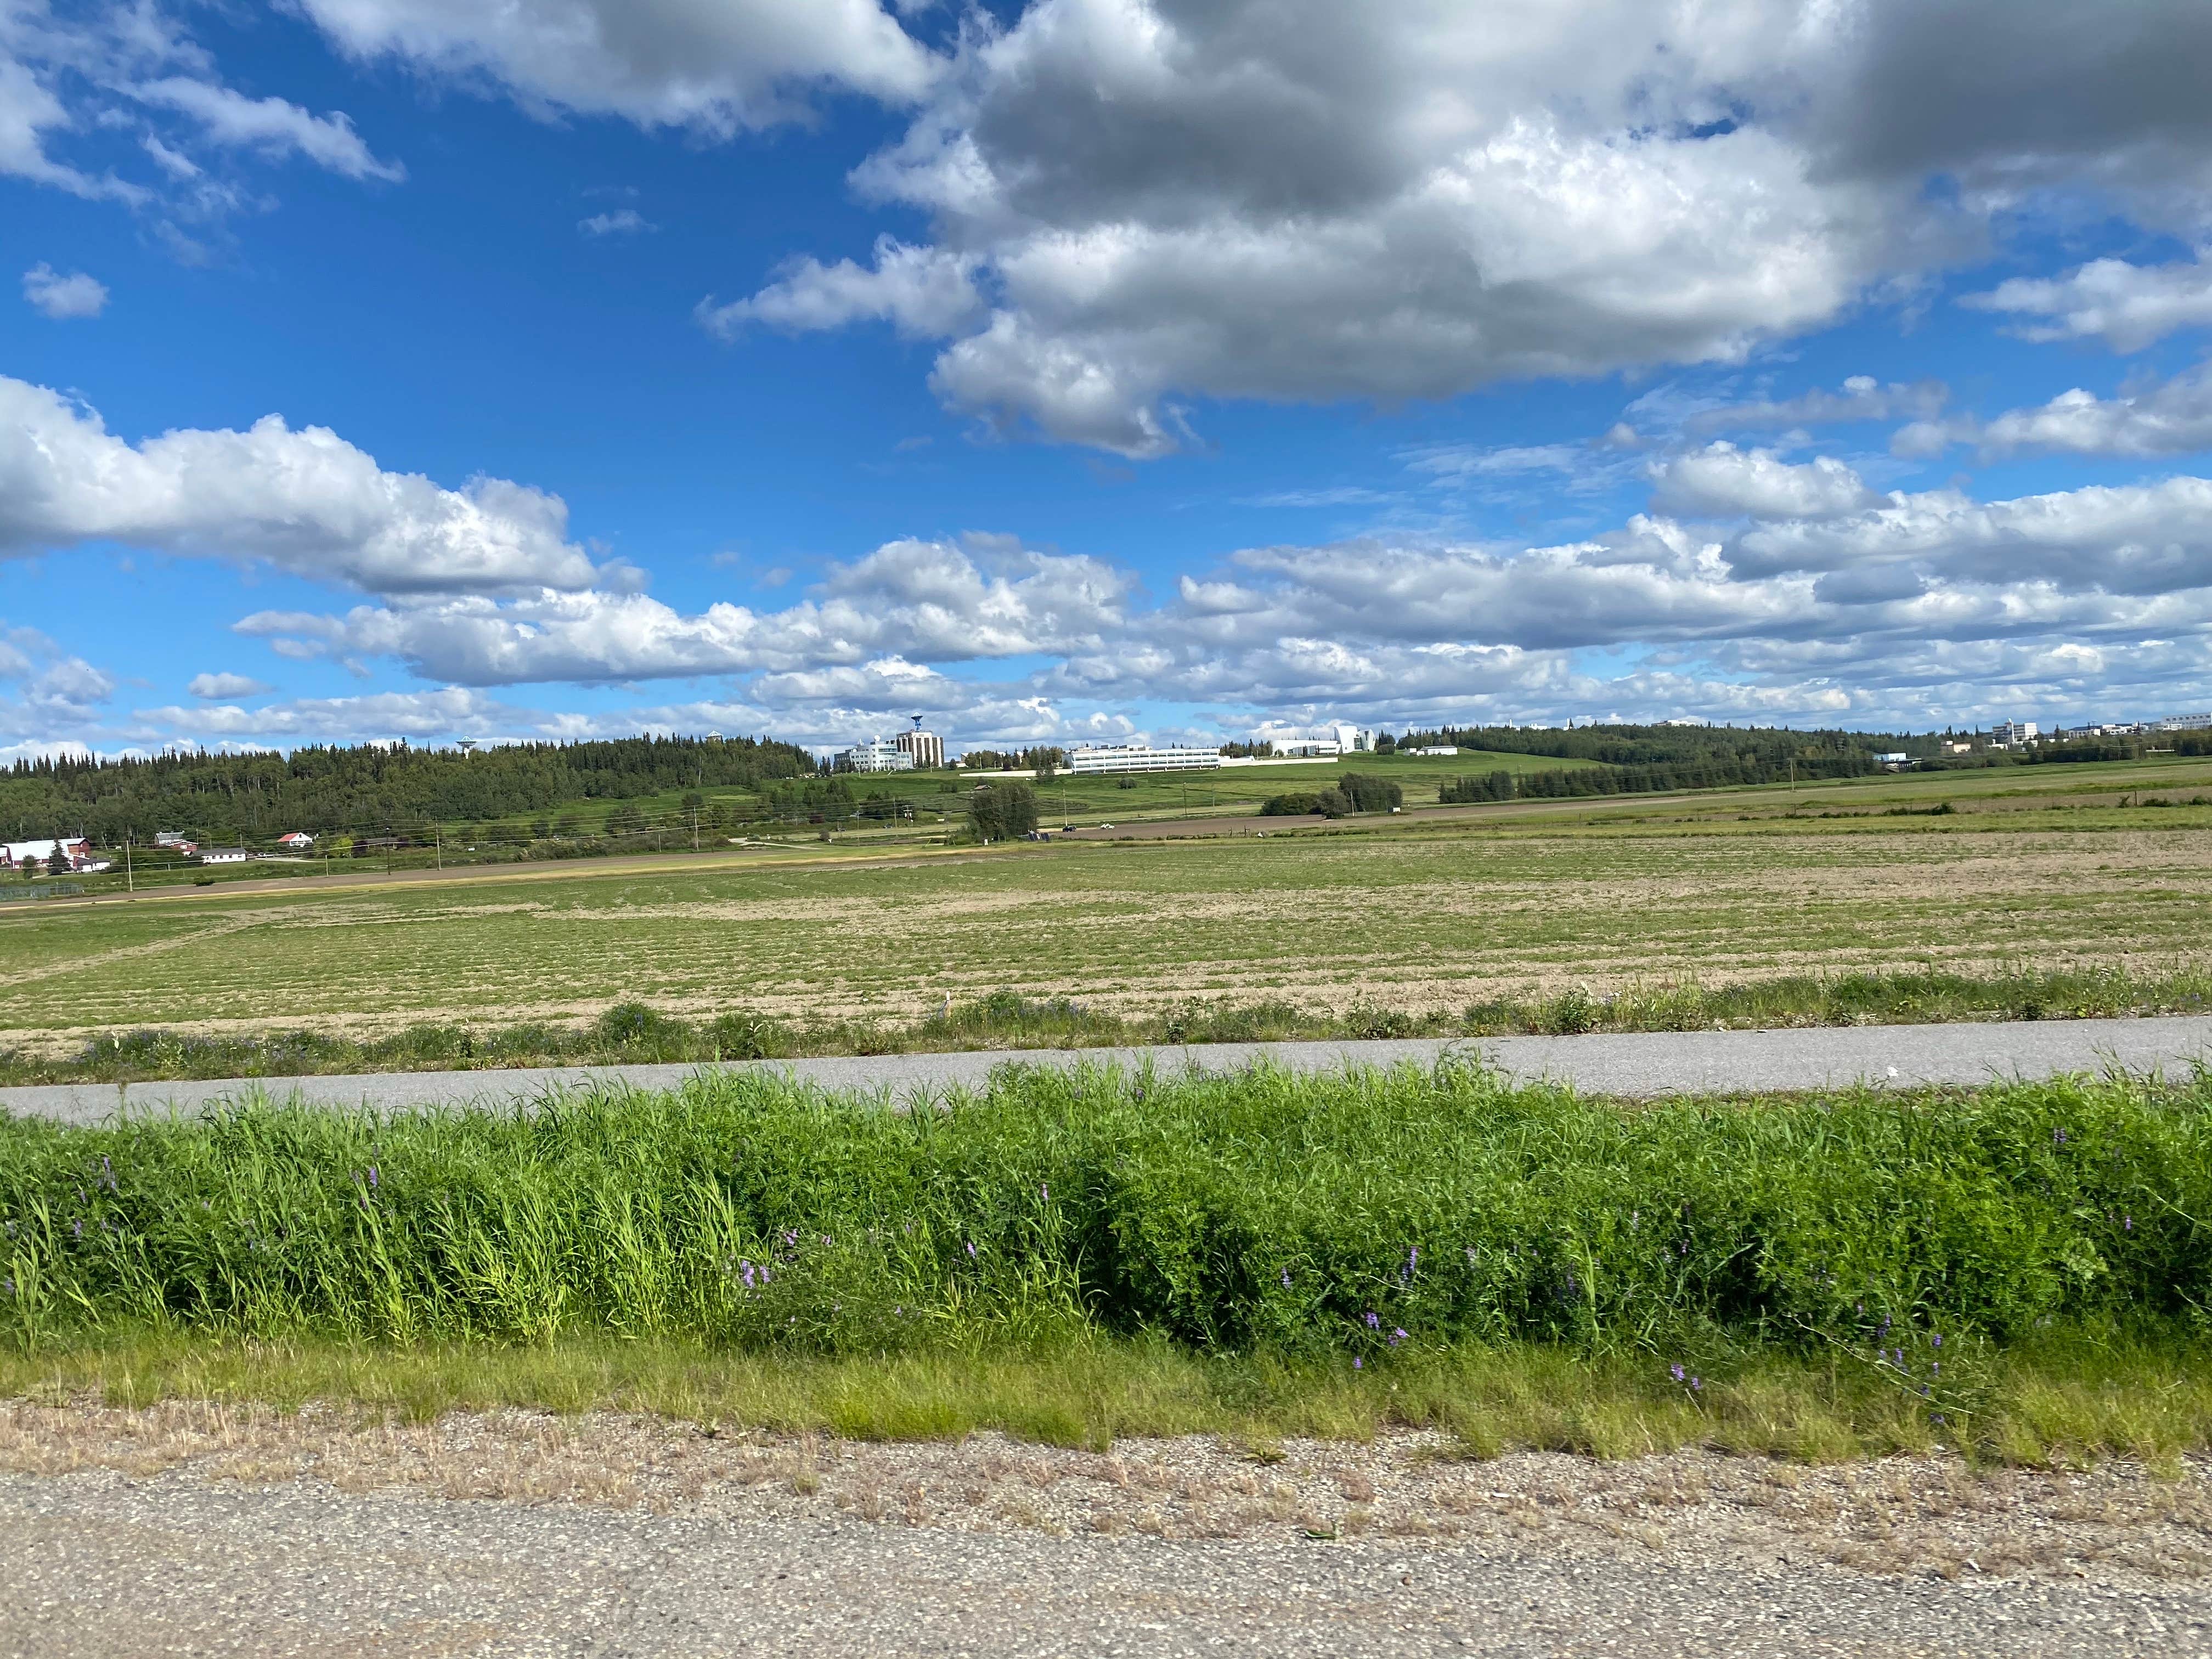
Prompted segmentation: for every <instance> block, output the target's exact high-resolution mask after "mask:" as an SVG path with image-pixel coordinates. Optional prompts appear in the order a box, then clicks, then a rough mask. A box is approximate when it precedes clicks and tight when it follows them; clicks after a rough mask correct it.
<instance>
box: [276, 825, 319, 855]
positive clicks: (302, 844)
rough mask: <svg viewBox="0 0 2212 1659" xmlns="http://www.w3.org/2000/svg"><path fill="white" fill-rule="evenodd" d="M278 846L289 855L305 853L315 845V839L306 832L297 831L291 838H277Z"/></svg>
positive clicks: (294, 831) (293, 832) (302, 830)
mask: <svg viewBox="0 0 2212 1659" xmlns="http://www.w3.org/2000/svg"><path fill="white" fill-rule="evenodd" d="M276 844H277V845H278V846H279V847H281V848H283V849H284V850H285V851H286V852H288V853H304V852H306V851H307V849H308V848H310V847H313V845H314V844H315V838H314V837H313V836H311V835H309V834H308V833H307V831H306V830H304V829H295V830H293V831H292V833H291V834H290V835H289V836H277V837H276Z"/></svg>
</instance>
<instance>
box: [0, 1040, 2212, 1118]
mask: <svg viewBox="0 0 2212 1659" xmlns="http://www.w3.org/2000/svg"><path fill="white" fill-rule="evenodd" d="M1448 1052H1455V1053H1460V1054H1468V1055H1470V1056H1474V1055H1479V1056H1480V1057H1481V1059H1482V1060H1484V1061H1485V1062H1486V1063H1487V1064H1489V1065H1492V1066H1496V1067H1498V1069H1500V1070H1501V1071H1503V1072H1504V1073H1507V1074H1508V1075H1510V1076H1511V1077H1514V1078H1516V1079H1522V1080H1534V1079H1546V1078H1548V1079H1556V1080H1559V1081H1564V1082H1570V1083H1572V1084H1573V1085H1575V1086H1576V1087H1577V1088H1578V1089H1580V1090H1582V1091H1583V1092H1584V1093H1587V1094H1597V1095H1619V1096H1626V1097H1653V1096H1661V1095H1669V1094H1710V1093H1767V1092H1777V1091H1795V1090H1810V1089H1830V1088H1839V1087H1845V1086H1848V1085H1852V1084H1855V1083H1869V1084H1873V1085H1876V1086H1883V1087H1912V1086H1915V1085H1927V1084H1957V1085H1972V1084H1978V1083H1986V1082H1989V1081H1990V1080H1991V1079H2011V1078H2026V1079H2036V1078H2046V1077H2051V1076H2056V1075H2058V1074H2061V1073H2069V1072H2081V1073H2101V1072H2105V1071H2108V1070H2111V1069H2113V1068H2115V1067H2118V1068H2122V1069H2124V1070H2127V1071H2129V1072H2132V1073H2154V1072H2164V1073H2167V1074H2169V1075H2172V1076H2183V1075H2186V1074H2187V1073H2188V1071H2189V1070H2190V1068H2191V1066H2192V1065H2202V1064H2212V1015H2186V1016H2171V1017H2165V1018H2149V1019H2081V1020H2045V1021H2036V1022H2023V1023H2002V1024H2000V1023H1990V1024H1958V1025H1862V1026H1846V1027H1828V1026H1823V1027H1814V1028H1797V1029H1791V1030H1766V1031H1638V1032H1604V1033H1599V1034H1595V1035H1592V1036H1554V1037H1546V1036H1517V1037H1483V1038H1467V1039H1459V1040H1448V1039H1443V1038H1428V1037H1417V1038H1401V1039H1381V1040H1376V1041H1372V1042H1351V1041H1345V1042H1221V1043H1200V1044H1193V1045H1190V1046H1188V1047H1185V1048H1166V1047H1161V1048H1029V1049H1013V1050H985V1051H979V1052H975V1053H969V1054H873V1055H864V1056H854V1057H850V1058H831V1059H818V1060H767V1061H761V1062H758V1063H757V1064H756V1065H753V1066H726V1067H723V1068H721V1069H723V1070H727V1071H755V1070H757V1071H768V1072H774V1073H781V1074H783V1075H785V1076H787V1077H790V1078H793V1079H796V1080H798V1081H799V1082H801V1083H806V1084H811V1085H815V1086H817V1087H819V1088H823V1089H827V1090H833V1091H857V1092H863V1093H869V1092H880V1093H882V1094H884V1096H886V1097H888V1098H890V1099H893V1100H898V1101H909V1100H912V1099H915V1098H916V1097H932V1096H935V1095H939V1094H942V1093H943V1092H944V1091H945V1090H947V1089H951V1088H970V1089H972V1088H977V1087H980V1086H981V1085H983V1084H985V1083H987V1081H988V1080H989V1079H990V1075H991V1073H992V1072H993V1071H994V1070H995V1069H997V1068H998V1067H999V1066H1006V1065H1017V1064H1018V1065H1033V1066H1077V1065H1095V1066H1106V1065H1114V1066H1153V1067H1155V1068H1157V1069H1158V1070H1161V1071H1164V1072H1182V1071H1188V1070H1194V1071H1200V1072H1213V1073H1221V1072H1233V1071H1237V1070H1241V1069H1242V1068H1243V1067H1245V1066H1252V1065H1255V1064H1257V1063H1260V1062H1262V1061H1264V1062H1267V1063H1269V1064H1273V1065H1279V1066H1287V1067H1289V1068H1290V1069H1291V1070H1293V1071H1298V1072H1323V1071H1331V1070H1337V1069H1341V1068H1343V1067H1345V1066H1392V1065H1396V1064H1399V1063H1401V1062H1403V1061H1411V1062H1413V1064H1416V1065H1421V1066H1430V1065H1434V1064H1435V1063H1436V1061H1437V1060H1438V1059H1439V1058H1440V1057H1441V1056H1443V1054H1446V1053H1448ZM709 1069H713V1068H708V1067H702V1066H570V1067H563V1068H544V1069H530V1070H515V1071H497V1072H488V1071H477V1072H411V1073H387V1074H384V1075H380V1076H374V1077H296V1078H260V1079H238V1078H233V1079H222V1080H216V1081H202V1082H183V1083H134V1084H131V1085H129V1086H128V1087H127V1088H124V1087H118V1086H117V1085H112V1084H61V1085H48V1086H44V1087H27V1088H10V1089H0V1112H7V1113H13V1114H15V1115H19V1116H24V1117H44V1118H49V1119H52V1120H54V1121H59V1122H64V1123H84V1124H89V1123H99V1122H103V1121H109V1120H112V1118H114V1117H115V1116H116V1115H118V1113H120V1112H124V1111H131V1112H163V1111H183V1112H194V1111H197V1110H199V1109H202V1108H203V1107H204V1106H207V1105H209V1104H211V1103H217V1102H221V1101H225V1100H235V1099H239V1098H240V1097H245V1096H247V1095H251V1094H252V1093H255V1092H257V1091H258V1092H260V1093H263V1094H265V1095H267V1096H268V1097H270V1099H272V1100H276V1101H285V1100H297V1101H300V1102H302V1103H307V1104H310V1105H322V1106H331V1107H361V1106H368V1107H372V1108H375V1109H380V1110H392V1109H400V1108H404V1107H409V1106H429V1105H461V1104H477V1105H489V1106H495V1107H512V1106H515V1105H520V1104H526V1103H529V1102H531V1101H533V1100H537V1099H540V1098H542V1097H544V1096H545V1095H546V1094H547V1093H549V1092H550V1091H555V1090H560V1089H571V1090H574V1089H592V1088H606V1087H611V1086H616V1085H628V1086H632V1087H636V1088H646V1089H671V1088H675V1087H678V1086H679V1085H681V1084H683V1083H684V1080H685V1079H689V1078H691V1077H695V1076H696V1075H698V1074H699V1073H701V1072H702V1071H704V1070H709Z"/></svg>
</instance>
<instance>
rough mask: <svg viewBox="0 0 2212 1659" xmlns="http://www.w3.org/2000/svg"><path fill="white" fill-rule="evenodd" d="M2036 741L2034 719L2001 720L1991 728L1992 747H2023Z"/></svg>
mask: <svg viewBox="0 0 2212 1659" xmlns="http://www.w3.org/2000/svg"><path fill="white" fill-rule="evenodd" d="M2034 741H2035V722H2034V721H2033V720H1999V721H1998V722H1997V723H1996V725H1995V726H1991V727H1990V748H1992V749H2023V748H2026V747H2027V745H2028V744H2031V743H2033V742H2034Z"/></svg>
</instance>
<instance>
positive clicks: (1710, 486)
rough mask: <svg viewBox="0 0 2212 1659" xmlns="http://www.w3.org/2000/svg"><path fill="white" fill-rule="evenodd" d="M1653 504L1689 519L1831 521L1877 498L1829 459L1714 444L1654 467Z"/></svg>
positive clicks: (1851, 473) (1853, 474)
mask: <svg viewBox="0 0 2212 1659" xmlns="http://www.w3.org/2000/svg"><path fill="white" fill-rule="evenodd" d="M1656 475H1657V481H1658V490H1657V493H1656V495H1655V497H1654V504H1655V505H1656V506H1657V507H1659V508H1660V510H1661V511H1662V512H1667V513H1680V514H1685V515H1687V516H1689V517H1692V518H1721V519H1725V518H1735V517H1739V516H1741V517H1747V518H1753V519H1832V518H1834V517H1836V516H1837V515H1838V514H1839V513H1850V512H1853V511H1855V510H1857V509H1858V508H1861V507H1872V506H1873V505H1875V503H1876V502H1877V501H1880V500H1881V496H1880V495H1878V494H1877V493H1876V492H1875V491H1874V490H1872V489H1869V488H1868V487H1867V483H1866V481H1865V480H1864V479H1863V478H1862V477H1859V475H1858V474H1857V472H1855V471H1852V470H1851V469H1850V467H1849V466H1847V465H1844V463H1843V462H1841V461H1839V460H1838V459H1835V458H1834V457H1833V456H1831V455H1821V456H1816V457H1815V458H1814V459H1812V460H1810V461H1807V462H1803V463H1794V462H1790V461H1784V460H1782V459H1778V457H1777V456H1776V455H1775V453H1774V452H1773V451H1771V450H1767V449H1752V450H1742V449H1738V448H1737V447H1735V445H1734V444H1732V443H1727V442H1716V443H1712V444H1709V445H1707V446H1706V447H1705V448H1703V449H1699V450H1693V451H1692V452H1691V453H1688V454H1686V455H1678V456H1675V457H1674V459H1671V460H1668V461H1666V462H1663V463H1662V464H1661V465H1659V466H1658V467H1657V468H1656Z"/></svg>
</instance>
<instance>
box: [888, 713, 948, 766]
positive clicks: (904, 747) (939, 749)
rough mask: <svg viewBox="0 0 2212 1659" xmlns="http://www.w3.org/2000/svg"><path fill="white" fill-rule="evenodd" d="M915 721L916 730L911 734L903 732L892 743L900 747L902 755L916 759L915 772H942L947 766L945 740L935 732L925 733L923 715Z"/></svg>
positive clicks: (917, 716)
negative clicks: (922, 723) (922, 724)
mask: <svg viewBox="0 0 2212 1659" xmlns="http://www.w3.org/2000/svg"><path fill="white" fill-rule="evenodd" d="M913 719H914V730H913V731H911V732H900V733H899V734H898V736H897V737H896V738H893V739H891V741H892V742H894V743H896V744H897V745H898V747H899V750H900V752H901V753H902V754H907V755H911V756H913V757H914V769H915V771H917V772H935V771H939V770H941V769H943V767H944V765H945V739H944V738H940V737H939V736H938V735H937V733H936V732H925V731H923V730H922V729H921V715H919V714H916V715H915V716H914V717H913Z"/></svg>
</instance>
